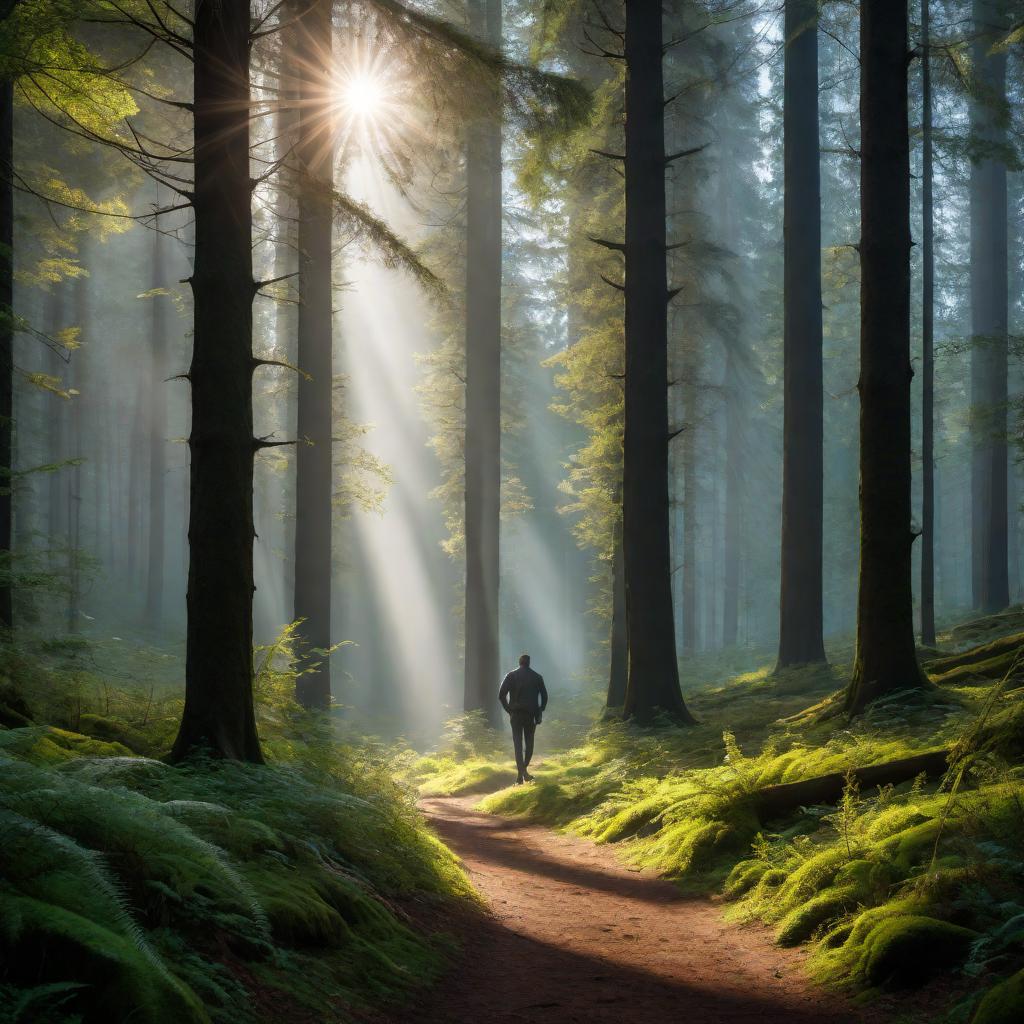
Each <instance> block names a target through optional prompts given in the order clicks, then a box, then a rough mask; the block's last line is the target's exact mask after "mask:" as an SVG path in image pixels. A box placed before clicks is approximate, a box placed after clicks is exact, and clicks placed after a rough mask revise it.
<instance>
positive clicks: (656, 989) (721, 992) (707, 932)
mask: <svg viewBox="0 0 1024 1024" xmlns="http://www.w3.org/2000/svg"><path fill="white" fill-rule="evenodd" d="M473 799H475V798H473ZM473 799H435V800H428V801H424V803H423V805H422V806H423V809H424V811H425V812H426V814H427V815H428V817H429V818H430V820H431V822H432V823H433V825H434V827H435V828H436V829H437V831H438V833H439V834H440V836H441V838H442V839H444V841H445V842H447V843H448V844H449V846H451V847H452V849H453V850H455V852H456V853H458V854H459V856H460V857H462V859H463V861H464V863H465V866H466V869H467V870H468V872H469V874H470V876H471V878H472V880H473V883H474V885H476V887H477V888H478V890H479V891H480V892H481V893H482V894H483V895H484V896H485V897H486V898H487V901H488V903H489V904H490V907H491V913H490V914H475V913H466V914H460V915H459V917H457V918H456V919H455V920H454V922H453V930H454V931H456V932H457V934H458V937H459V939H460V941H461V943H462V954H461V956H460V957H459V960H458V962H457V963H456V964H455V965H454V967H453V968H452V970H451V971H450V972H449V973H448V975H447V976H446V977H445V978H443V979H442V980H441V982H440V983H439V984H438V986H437V987H436V988H435V989H434V990H432V991H431V992H429V993H426V994H425V998H422V999H421V1000H420V1001H419V1002H418V1004H417V1005H416V1006H413V1007H409V1008H406V1009H405V1010H403V1011H399V1012H396V1013H395V1014H394V1015H393V1016H392V1017H391V1018H390V1019H391V1020H392V1021H393V1022H395V1024H398V1022H402V1024H405V1022H413V1021H415V1022H417V1024H470V1022H472V1024H527V1022H540V1024H563V1022H576V1021H579V1022H581V1024H613V1022H614V1024H655V1022H657V1024H670V1022H675V1021H686V1022H687V1024H736V1022H755V1021H756V1022H759V1024H776V1022H777V1024H783V1022H785V1024H810V1022H812V1021H814V1022H816V1024H847V1022H852V1021H855V1020H856V1019H857V1017H856V1016H855V1015H854V1014H853V1013H852V1012H851V1011H850V1010H849V1009H848V1007H846V1006H845V1005H844V1004H843V1003H842V1002H841V1001H840V1000H838V999H837V998H835V997H833V996H832V995H830V994H828V993H824V992H822V991H820V990H818V989H816V988H814V987H813V986H812V985H810V983H809V982H808V981H807V980H806V978H805V976H804V974H803V972H802V970H801V967H800V962H801V958H800V955H799V954H798V953H793V952H791V951H786V950H781V949H779V948H777V947H775V946H773V945H772V944H771V942H770V940H769V939H768V938H767V936H766V934H765V932H764V931H763V930H762V929H748V928H735V927H728V926H726V925H725V924H724V923H723V922H722V919H721V915H720V913H719V911H718V909H717V908H716V907H715V906H714V905H713V904H712V903H710V902H709V901H707V900H703V899H691V898H683V897H682V896H681V895H680V893H679V892H678V890H677V889H676V887H675V886H673V885H672V884H671V883H669V882H666V881H664V880H662V879H658V878H656V877H653V876H652V875H650V874H649V873H641V872H635V871H630V870H629V869H628V868H626V867H625V866H623V865H622V864H621V863H620V862H619V861H618V860H617V858H616V857H615V855H614V853H613V852H612V851H610V850H608V849H607V848H603V847H597V846H594V845H593V844H590V843H584V842H581V841H578V840H574V839H571V838H568V837H565V836H561V835H557V834H555V833H553V832H551V831H550V830H548V829H544V828H540V827H538V826H535V825H531V824H529V823H527V822H523V821H518V820H508V819H502V818H495V817H492V816H489V815H484V814H480V813H478V812H476V811H474V810H473V809H472V803H473Z"/></svg>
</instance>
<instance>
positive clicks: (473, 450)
mask: <svg viewBox="0 0 1024 1024" xmlns="http://www.w3.org/2000/svg"><path fill="white" fill-rule="evenodd" d="M468 12H469V29H470V32H471V33H472V34H473V35H474V36H475V37H476V38H477V39H480V40H483V41H485V42H486V43H488V44H490V45H491V46H492V47H494V48H495V49H498V48H499V47H500V46H501V32H502V9H501V0H468ZM466 136H467V138H466V433H465V459H466V485H465V486H466V494H465V537H466V617H465V630H466V655H465V672H466V675H465V690H464V702H463V707H464V709H465V710H466V711H476V710H483V711H484V712H486V714H487V716H488V717H489V718H491V719H493V718H494V716H495V715H496V711H497V700H496V696H495V695H496V693H497V690H496V683H497V682H498V676H499V648H498V582H499V581H498V573H499V541H500V537H499V533H500V530H499V517H500V512H501V265H502V259H501V217H502V195H501V139H502V130H501V117H500V105H499V93H498V91H497V83H496V84H495V93H494V96H493V98H492V102H490V103H488V104H487V105H486V108H485V109H484V110H482V111H480V112H479V113H478V114H477V115H476V116H475V117H473V118H472V120H471V121H470V123H469V125H468V127H467V130H466Z"/></svg>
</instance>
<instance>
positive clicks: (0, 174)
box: [0, 80, 14, 629]
mask: <svg viewBox="0 0 1024 1024" xmlns="http://www.w3.org/2000/svg"><path fill="white" fill-rule="evenodd" d="M13 165H14V85H13V84H12V83H11V82H9V81H6V80H2V81H0V628H3V629H10V628H11V627H12V626H13V625H14V611H13V608H12V587H11V576H10V574H11V570H12V559H13V556H14V546H13V538H14V534H13V522H14V520H13V509H14V499H13V493H12V492H13V484H14V479H13V469H14V445H13V427H14V308H13V303H14V183H13Z"/></svg>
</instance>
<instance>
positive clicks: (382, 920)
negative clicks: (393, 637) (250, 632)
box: [0, 632, 470, 1024]
mask: <svg viewBox="0 0 1024 1024" xmlns="http://www.w3.org/2000/svg"><path fill="white" fill-rule="evenodd" d="M291 643H292V638H291V634H290V633H289V632H286V634H285V635H284V636H283V637H282V638H281V639H280V640H279V641H278V643H277V644H275V645H273V646H272V647H271V648H268V649H266V650H264V651H263V652H261V658H260V663H259V669H260V671H259V674H258V685H257V696H258V702H259V722H260V732H261V738H262V739H263V742H264V748H265V751H266V753H267V755H268V760H269V762H270V763H269V764H268V765H267V766H265V767H258V766H251V765H240V764H235V763H230V762H220V761H218V762H214V761H207V760H202V759H197V760H194V761H192V762H190V763H189V764H186V765H184V766H180V767H170V766H169V765H167V764H165V763H164V762H163V761H161V760H159V759H157V758H156V757H147V756H143V755H144V754H145V753H147V752H148V753H153V754H160V753H162V752H164V751H165V750H166V748H167V745H168V743H169V739H168V736H171V738H173V734H172V733H169V731H168V729H167V728H166V719H167V718H170V717H172V715H173V701H174V700H175V699H176V698H175V697H174V696H173V695H171V694H170V693H166V694H163V693H157V692H151V691H150V690H149V689H148V688H146V689H145V690H144V689H142V688H138V689H136V690H135V691H134V692H132V691H130V690H129V689H128V688H127V687H126V688H125V689H124V690H123V691H121V690H120V688H119V693H118V696H116V698H115V697H114V696H113V695H112V694H111V691H112V690H113V689H114V688H113V687H110V686H108V690H107V693H106V697H107V698H108V700H107V703H106V704H103V703H101V701H102V700H103V699H104V696H105V695H104V691H103V690H102V689H100V690H99V692H98V697H97V692H96V689H95V688H93V687H91V686H90V685H89V684H88V683H87V682H86V681H85V680H83V678H82V674H84V673H85V672H86V669H84V668H81V667H80V666H79V667H78V668H76V669H75V670H74V671H75V672H77V673H78V675H75V676H72V677H71V678H70V679H69V678H68V674H67V669H66V668H64V669H61V668H60V667H59V663H58V662H57V661H55V659H52V658H51V659H47V658H46V657H44V656H42V655H41V654H40V653H39V652H38V651H36V652H30V651H25V650H21V651H19V652H17V653H12V654H11V656H10V659H9V661H8V663H7V664H6V665H5V669H6V673H5V674H6V676H7V683H6V687H5V689H3V690H0V705H3V706H6V707H7V709H8V712H13V714H14V715H20V716H21V717H22V718H23V719H25V721H18V719H17V718H14V717H13V715H11V714H8V715H7V718H6V723H7V727H6V728H0V879H2V881H0V1019H2V1020H5V1021H11V1022H24V1024H28V1022H33V1024H35V1022H48V1021H52V1022H54V1024H57V1022H60V1024H71V1022H72V1021H82V1022H86V1024H88V1022H97V1024H99V1022H103V1024H108V1022H109V1024H119V1022H122V1021H123V1022H127V1021H132V1022H133V1024H134V1022H144V1024H163V1022H166V1024H193V1022H207V1021H213V1022H216V1024H245V1022H254V1021H263V1020H270V1019H275V1020H282V1021H288V1020H307V1019H312V1017H313V1016H316V1017H317V1019H324V1020H343V1019H346V1011H347V1009H351V1008H353V1007H360V1006H366V1005H375V1004H378V1003H381V1002H384V1001H394V1000H399V1001H401V1000H402V999H403V998H407V997H408V994H409V993H410V992H411V991H412V990H413V988H414V987H415V986H417V985H420V984H422V983H423V982H424V981H427V980H429V979H430V978H432V977H433V976H434V975H435V973H436V972H437V970H438V969H439V967H440V965H441V962H442V957H443V955H444V949H445V940H444V939H443V937H439V936H436V935H431V934H429V933H428V932H429V929H426V927H425V925H424V923H423V922H424V920H425V919H426V918H427V917H428V916H430V915H431V914H432V913H433V910H434V908H436V907H437V906H438V905H439V904H440V903H441V902H442V901H443V900H446V899H449V898H451V897H456V896H457V897H466V896H469V895H470V891H469V887H468V883H467V882H466V881H465V878H464V876H463V875H462V872H461V870H460V869H459V867H458V865H457V863H456V861H455V859H454V857H453V856H452V855H451V853H450V852H449V851H448V850H447V849H446V848H445V847H444V846H443V845H442V844H441V843H440V842H439V841H438V840H437V839H436V838H434V836H433V835H432V833H430V832H429V831H428V830H427V829H426V828H425V827H424V826H423V823H422V820H421V818H420V816H419V814H418V812H417V811H416V809H415V806H414V805H413V803H412V800H411V798H410V797H409V795H408V791H407V790H406V789H405V788H403V787H401V786H399V785H398V784H397V783H396V782H395V780H394V775H393V771H392V766H391V762H390V760H389V754H388V752H387V751H385V750H384V749H383V748H381V747H380V746H374V745H372V744H369V743H366V742H363V741H359V740H357V739H355V738H352V737H346V736H345V735H344V734H342V733H341V732H340V730H339V728H338V726H337V725H336V723H332V722H331V721H330V720H325V719H324V718H323V717H319V716H310V715H308V714H306V713H305V712H303V711H302V710H301V709H300V708H299V707H298V706H297V705H295V704H294V702H293V701H292V698H291V694H292V692H293V690H294V678H295V677H294V669H293V667H292V665H293V658H292V650H291ZM65 653H66V652H65ZM63 656H64V654H63V653H62V654H61V657H63ZM76 660H80V657H79V656H78V655H76ZM55 666H57V667H55ZM22 680H24V683H25V685H24V686H21V685H16V684H20V683H21V682H22ZM47 687H48V688H49V689H48V692H47ZM4 694H6V699H5V697H4ZM12 704H13V705H16V706H14V707H12ZM33 705H35V706H34V707H33ZM41 706H45V707H46V708H47V710H48V711H49V713H50V714H52V716H53V717H52V719H51V720H50V721H49V722H47V720H46V717H45V713H40V711H39V708H40V707H41ZM69 707H70V708H71V709H72V711H73V712H74V714H75V715H76V716H77V722H74V723H73V722H72V721H70V720H69V717H68V708H69ZM29 715H31V718H29V717H28V716H29ZM54 720H56V721H57V722H60V723H61V724H60V725H57V724H53V722H54ZM73 724H77V725H78V726H79V727H80V728H82V727H87V728H88V729H89V731H90V732H91V735H86V734H85V733H84V732H80V731H78V730H76V729H75V728H72V727H71V726H72V725H73ZM417 907H419V908H421V910H419V911H418V910H417Z"/></svg>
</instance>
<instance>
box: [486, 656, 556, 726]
mask: <svg viewBox="0 0 1024 1024" xmlns="http://www.w3.org/2000/svg"><path fill="white" fill-rule="evenodd" d="M498 700H500V701H501V706H502V707H503V708H504V709H505V710H506V711H508V712H509V713H510V714H511V713H512V712H514V711H526V712H528V713H530V714H533V713H534V712H536V711H543V710H544V709H545V708H546V707H547V706H548V691H547V690H546V689H545V687H544V677H543V676H542V675H541V674H540V673H539V672H534V671H533V669H532V668H530V666H529V665H521V666H520V667H519V668H517V669H516V670H515V671H514V672H509V674H508V675H507V676H505V678H504V679H503V680H502V681H501V689H500V690H498Z"/></svg>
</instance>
